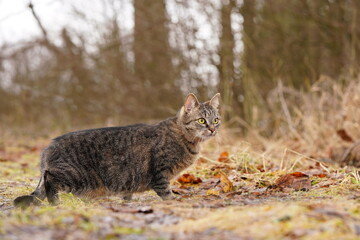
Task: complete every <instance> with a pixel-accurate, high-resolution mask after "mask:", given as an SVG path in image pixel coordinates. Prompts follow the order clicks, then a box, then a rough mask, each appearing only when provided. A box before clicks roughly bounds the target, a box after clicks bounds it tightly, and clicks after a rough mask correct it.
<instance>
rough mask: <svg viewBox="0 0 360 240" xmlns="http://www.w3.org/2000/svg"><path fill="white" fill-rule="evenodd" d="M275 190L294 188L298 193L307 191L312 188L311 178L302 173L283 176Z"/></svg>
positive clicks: (277, 181)
mask: <svg viewBox="0 0 360 240" xmlns="http://www.w3.org/2000/svg"><path fill="white" fill-rule="evenodd" d="M273 187H275V188H293V189H295V190H296V191H300V190H302V191H304V190H305V191H306V190H309V189H310V188H311V181H310V179H309V176H308V175H306V174H304V173H302V172H294V173H290V174H286V175H283V176H281V177H279V178H278V179H277V180H276V181H275V186H273Z"/></svg>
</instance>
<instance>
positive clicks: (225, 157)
mask: <svg viewBox="0 0 360 240" xmlns="http://www.w3.org/2000/svg"><path fill="white" fill-rule="evenodd" d="M218 161H219V162H228V161H229V153H228V152H222V153H220V157H219V158H218Z"/></svg>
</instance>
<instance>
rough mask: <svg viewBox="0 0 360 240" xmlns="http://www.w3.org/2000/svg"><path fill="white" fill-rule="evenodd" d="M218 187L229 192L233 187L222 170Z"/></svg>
mask: <svg viewBox="0 0 360 240" xmlns="http://www.w3.org/2000/svg"><path fill="white" fill-rule="evenodd" d="M220 187H221V189H222V191H223V192H224V193H227V192H231V191H232V190H233V188H234V186H233V184H232V182H231V181H230V180H229V178H228V177H227V176H226V175H225V174H224V173H222V172H220Z"/></svg>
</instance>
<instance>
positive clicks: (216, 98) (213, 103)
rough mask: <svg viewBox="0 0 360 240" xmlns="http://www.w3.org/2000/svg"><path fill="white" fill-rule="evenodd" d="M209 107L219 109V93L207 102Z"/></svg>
mask: <svg viewBox="0 0 360 240" xmlns="http://www.w3.org/2000/svg"><path fill="white" fill-rule="evenodd" d="M209 104H210V106H212V107H213V108H215V109H219V105H220V93H217V94H215V95H214V96H213V97H212V99H211V100H210V102H209Z"/></svg>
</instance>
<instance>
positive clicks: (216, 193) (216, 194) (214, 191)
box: [206, 188, 220, 196]
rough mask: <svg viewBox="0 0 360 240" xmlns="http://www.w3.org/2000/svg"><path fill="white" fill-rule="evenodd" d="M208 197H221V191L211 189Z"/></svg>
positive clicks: (207, 193)
mask: <svg viewBox="0 0 360 240" xmlns="http://www.w3.org/2000/svg"><path fill="white" fill-rule="evenodd" d="M206 195H215V196H219V195H220V190H216V189H214V188H211V189H209V190H208V191H207V192H206Z"/></svg>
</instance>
